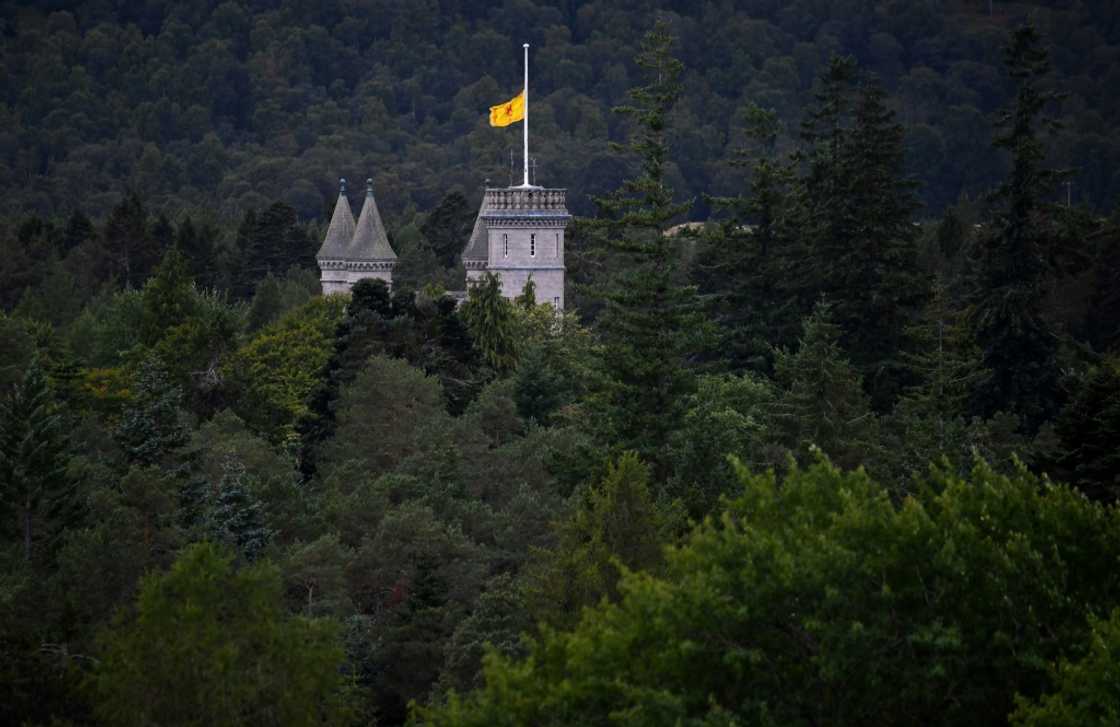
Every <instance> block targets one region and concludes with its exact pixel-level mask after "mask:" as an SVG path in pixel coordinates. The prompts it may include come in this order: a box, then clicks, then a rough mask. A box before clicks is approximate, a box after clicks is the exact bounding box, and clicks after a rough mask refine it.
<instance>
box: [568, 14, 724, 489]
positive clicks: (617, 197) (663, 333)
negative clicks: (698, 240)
mask: <svg viewBox="0 0 1120 727" xmlns="http://www.w3.org/2000/svg"><path fill="white" fill-rule="evenodd" d="M671 46H672V38H671V37H670V35H669V32H668V26H667V24H666V23H665V22H664V21H658V22H657V24H656V25H655V27H654V29H653V30H652V31H651V32H650V33H649V34H647V35H646V37H645V38H644V40H643V41H642V45H641V50H640V52H639V53H638V56H637V62H638V65H639V66H640V67H641V68H642V69H643V70H644V71H645V73H646V75H647V76H648V77H649V83H648V84H647V85H645V86H640V87H638V88H635V89H632V90H631V91H630V97H631V99H632V101H633V105H632V106H624V107H620V108H618V109H616V111H618V112H620V113H623V114H626V115H627V116H629V117H631V118H632V119H633V121H634V124H635V127H634V132H633V137H632V139H631V141H630V144H629V146H628V148H629V150H630V151H631V152H633V153H635V154H637V155H638V157H639V158H640V161H641V167H640V169H641V171H640V173H639V174H638V176H637V177H635V178H633V179H630V180H627V181H625V182H624V183H623V184H622V186H621V187H620V188H619V189H617V190H615V191H614V192H613V193H611V194H610V195H608V196H606V197H603V198H600V199H597V200H596V202H597V204H598V205H599V208H600V217H599V219H598V220H597V221H596V223H595V228H596V230H595V231H596V232H597V234H598V235H599V236H600V237H601V238H603V239H604V242H605V244H606V246H607V247H608V248H609V249H610V250H612V251H613V252H615V253H617V254H618V260H617V264H616V265H614V266H613V267H614V270H613V274H612V276H611V278H610V279H609V281H608V282H607V284H605V285H603V286H602V287H600V288H599V290H598V294H599V297H600V298H602V300H603V302H604V309H603V312H602V314H601V315H600V317H599V320H598V334H599V339H600V341H601V346H600V348H599V349H598V355H597V357H596V360H595V361H594V363H593V366H594V372H593V381H592V383H591V386H592V393H591V396H590V397H589V399H588V401H587V407H588V409H589V416H588V417H587V421H588V423H589V424H590V425H591V426H592V428H594V429H596V430H597V431H596V432H595V434H596V435H597V436H599V437H600V438H601V440H602V441H605V442H610V443H612V444H614V445H616V446H618V447H620V448H623V449H633V450H635V451H637V452H638V453H639V454H640V455H641V456H642V457H643V459H645V460H646V461H649V462H651V463H652V464H653V467H654V471H655V474H656V477H657V478H658V479H660V480H664V479H667V468H668V459H667V456H666V445H667V444H668V440H669V437H670V435H671V433H672V432H673V431H674V430H675V429H676V428H677V425H678V423H679V419H680V417H681V416H682V414H683V411H682V408H683V404H682V402H683V399H684V397H686V396H687V395H688V394H689V392H691V391H692V389H693V387H694V377H693V374H692V373H691V371H690V370H689V368H688V362H689V358H690V357H691V356H692V355H693V354H694V353H695V352H696V351H697V350H698V349H699V348H700V346H699V344H698V342H697V340H696V336H697V332H698V331H700V330H702V327H701V319H700V316H699V301H698V298H697V294H696V290H695V288H694V287H692V286H689V285H685V284H683V283H682V282H681V281H680V257H679V255H678V252H677V242H678V241H677V239H676V238H674V237H669V236H667V235H666V234H665V233H666V231H667V230H668V228H669V224H670V222H671V221H672V220H673V218H675V217H677V216H678V215H680V214H682V213H684V212H685V211H686V210H687V209H688V208H689V205H688V204H674V202H673V190H672V189H671V188H670V187H669V186H668V185H667V184H666V165H667V164H668V152H669V144H668V138H667V130H666V124H667V123H668V116H669V113H670V111H671V110H672V108H673V105H674V104H675V102H676V100H677V98H678V96H679V94H680V82H679V76H680V72H681V68H682V66H681V63H680V61H678V60H677V59H675V58H674V57H673V56H672V55H671Z"/></svg>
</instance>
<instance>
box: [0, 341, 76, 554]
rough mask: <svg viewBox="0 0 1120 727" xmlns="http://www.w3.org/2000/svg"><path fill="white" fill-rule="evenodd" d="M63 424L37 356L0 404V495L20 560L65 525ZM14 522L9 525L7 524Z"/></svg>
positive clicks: (69, 484) (68, 483) (69, 486)
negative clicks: (17, 530)
mask: <svg viewBox="0 0 1120 727" xmlns="http://www.w3.org/2000/svg"><path fill="white" fill-rule="evenodd" d="M68 463H69V461H68V457H67V455H66V437H65V434H64V433H63V431H62V419H61V416H60V414H59V411H58V409H57V405H56V404H55V402H54V399H53V397H52V395H51V391H50V388H49V387H48V386H47V378H46V376H45V375H44V373H43V369H42V366H41V364H40V363H39V359H38V356H34V357H33V358H32V360H31V363H30V364H29V365H28V367H27V369H26V370H25V371H24V374H23V381H21V382H20V383H18V384H16V385H15V386H13V387H11V388H10V389H9V390H7V391H4V392H3V399H2V400H0V493H2V499H3V503H4V509H5V510H8V511H9V512H10V513H11V514H12V515H14V516H15V521H16V522H18V523H19V528H20V540H21V541H22V546H23V557H24V560H25V561H28V562H30V561H31V559H32V556H33V555H34V547H35V545H36V543H37V542H39V541H41V540H42V539H44V538H45V537H47V536H48V535H51V534H53V533H52V530H53V529H54V528H57V527H58V526H59V525H60V524H61V523H62V522H63V515H64V513H65V511H66V509H67V508H68V507H70V506H71V504H72V503H71V502H70V497H71V495H72V491H73V488H74V485H75V483H74V480H73V479H72V477H71V476H70V474H69V473H68V472H67V465H68ZM8 522H12V520H8Z"/></svg>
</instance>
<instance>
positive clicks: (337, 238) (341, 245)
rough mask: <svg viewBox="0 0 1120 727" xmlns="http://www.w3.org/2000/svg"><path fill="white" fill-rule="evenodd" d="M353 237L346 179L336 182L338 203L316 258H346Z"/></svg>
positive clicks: (352, 214)
mask: <svg viewBox="0 0 1120 727" xmlns="http://www.w3.org/2000/svg"><path fill="white" fill-rule="evenodd" d="M353 237H354V213H353V212H351V211H350V200H348V199H347V198H346V178H345V177H343V178H342V179H340V180H338V202H336V203H335V205H334V214H333V215H331V224H330V226H329V227H327V234H326V236H325V237H324V238H323V245H322V247H320V248H319V252H318V253H317V254H316V255H315V257H316V258H318V259H320V260H322V259H341V258H343V257H345V256H346V248H347V246H348V245H349V244H350V240H351V239H353Z"/></svg>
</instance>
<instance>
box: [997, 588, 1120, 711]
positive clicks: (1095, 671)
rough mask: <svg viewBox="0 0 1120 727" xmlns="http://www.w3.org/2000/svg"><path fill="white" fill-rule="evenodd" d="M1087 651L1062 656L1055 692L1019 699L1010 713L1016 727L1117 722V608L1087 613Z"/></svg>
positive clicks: (1119, 642)
mask: <svg viewBox="0 0 1120 727" xmlns="http://www.w3.org/2000/svg"><path fill="white" fill-rule="evenodd" d="M1089 626H1090V630H1089V638H1088V649H1087V653H1086V654H1085V656H1084V657H1082V658H1081V659H1076V660H1073V659H1062V660H1061V662H1060V663H1059V664H1058V665H1057V668H1056V669H1055V670H1054V671H1055V675H1054V676H1055V681H1056V682H1057V687H1058V689H1057V691H1055V692H1052V693H1050V694H1044V695H1042V697H1040V698H1039V699H1036V700H1029V699H1024V698H1021V697H1020V698H1019V699H1017V700H1016V705H1017V706H1016V709H1015V711H1014V712H1013V713H1012V714H1011V720H1010V722H1011V724H1012V725H1016V727H1019V726H1021V727H1081V726H1082V725H1108V724H1115V723H1116V722H1117V721H1120V687H1118V685H1120V679H1118V678H1117V677H1118V676H1120V609H1118V608H1114V609H1112V614H1111V615H1110V616H1109V618H1107V619H1105V618H1100V617H1097V616H1094V615H1092V614H1089Z"/></svg>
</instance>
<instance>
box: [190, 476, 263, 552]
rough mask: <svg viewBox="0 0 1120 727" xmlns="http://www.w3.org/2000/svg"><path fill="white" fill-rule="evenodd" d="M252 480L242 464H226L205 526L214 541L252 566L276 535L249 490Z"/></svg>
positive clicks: (259, 504)
mask: <svg viewBox="0 0 1120 727" xmlns="http://www.w3.org/2000/svg"><path fill="white" fill-rule="evenodd" d="M249 477H250V476H249V475H248V474H247V473H246V472H245V466H244V465H243V464H241V463H240V462H237V461H230V462H227V463H226V467H225V474H224V475H223V476H222V481H221V483H219V485H218V488H217V495H216V497H215V498H214V500H213V502H212V503H211V504H210V506H209V508H208V512H207V516H206V526H207V530H208V531H209V534H210V537H211V538H212V539H213V540H214V541H215V542H219V543H225V544H226V545H228V546H229V547H230V548H232V549H233V550H234V551H236V552H237V553H238V554H240V555H241V557H242V558H244V559H245V560H246V561H247V562H249V563H252V562H253V561H255V560H257V559H258V558H260V556H261V555H262V554H263V553H264V549H265V548H266V547H267V546H268V543H269V541H271V540H272V535H273V533H272V531H271V530H270V529H269V528H268V527H267V526H266V524H265V516H264V512H263V509H262V507H261V503H260V502H259V501H258V500H257V499H256V498H255V497H254V496H253V494H252V493H251V492H250V490H249Z"/></svg>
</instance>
